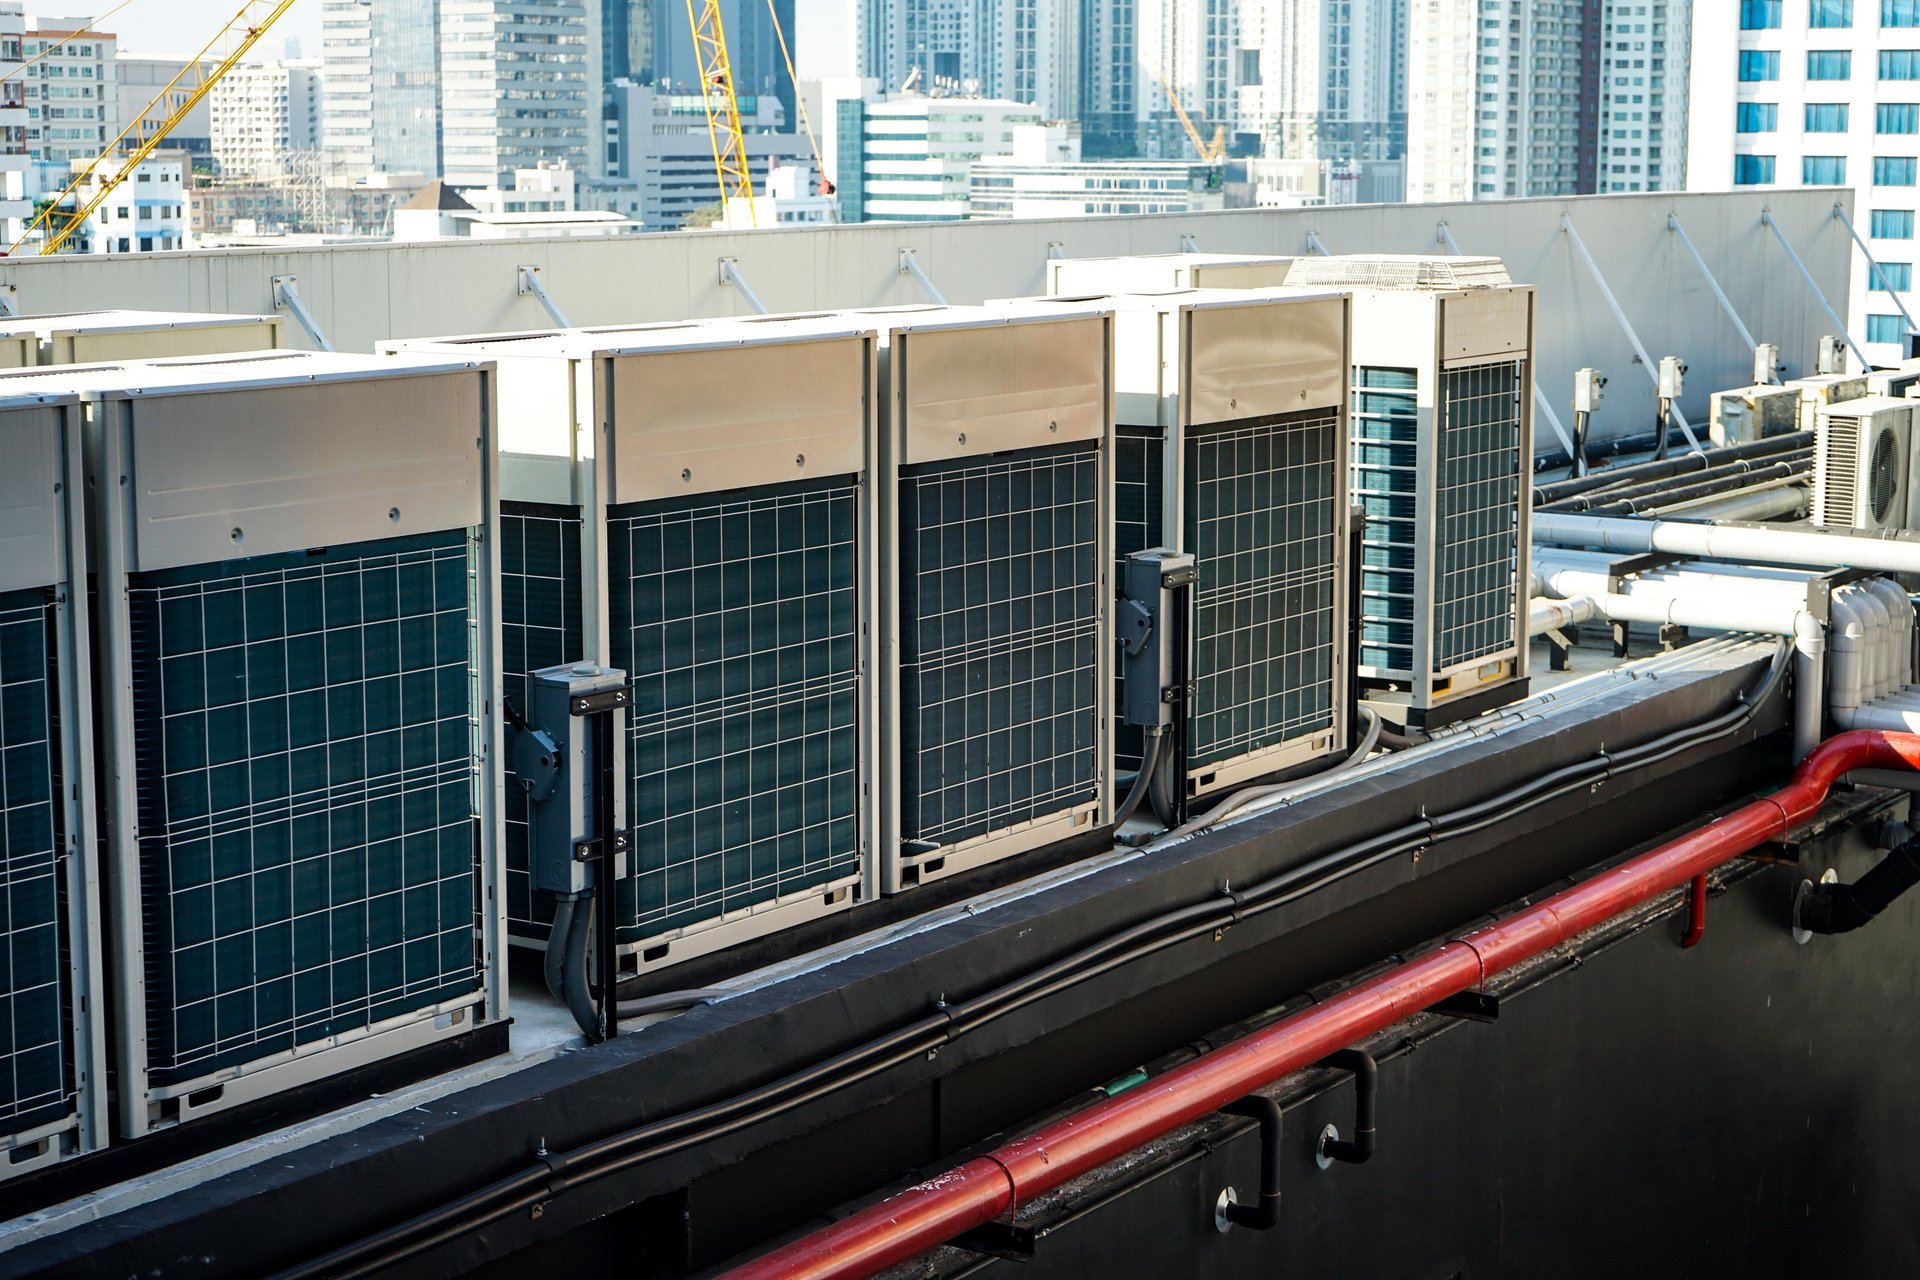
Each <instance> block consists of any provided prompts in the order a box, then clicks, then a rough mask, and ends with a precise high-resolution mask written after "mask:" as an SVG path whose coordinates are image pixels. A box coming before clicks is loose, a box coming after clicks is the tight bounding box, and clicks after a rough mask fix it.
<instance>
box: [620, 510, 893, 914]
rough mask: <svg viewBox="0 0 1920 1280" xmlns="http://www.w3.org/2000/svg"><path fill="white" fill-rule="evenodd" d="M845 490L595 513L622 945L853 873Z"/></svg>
mask: <svg viewBox="0 0 1920 1280" xmlns="http://www.w3.org/2000/svg"><path fill="white" fill-rule="evenodd" d="M860 495H861V490H860V486H859V484H858V483H856V482H855V481H854V480H853V479H851V478H846V477H841V478H830V479H826V480H818V481H811V482H806V483H801V484H787V485H772V486H766V487H762V488H754V489H743V490H736V491H734V492H731V493H719V494H709V495H704V496H700V497H688V498H675V499H670V500H666V501H659V502H647V503H635V504H631V505H628V506H623V507H618V508H615V509H614V510H613V511H612V512H610V513H609V522H608V535H607V543H608V559H609V570H610V577H611V587H610V592H609V607H610V610H611V619H612V648H613V653H612V661H613V665H614V666H617V667H621V668H624V669H625V670H627V671H628V672H629V673H630V674H631V676H632V679H633V710H632V713H631V715H630V717H629V720H628V727H629V738H628V745H627V751H628V769H629V772H630V791H629V793H628V801H629V806H630V807H629V810H628V812H629V814H630V819H629V821H630V824H631V826H632V845H631V849H632V851H631V854H630V857H631V859H632V869H633V874H632V876H631V877H630V878H629V879H628V880H625V881H623V882H622V884H621V898H620V925H621V940H622V941H623V942H632V941H637V940H641V939H644V938H646V937H649V936H652V935H657V934H658V933H660V932H661V931H662V930H665V929H672V928H679V927H683V926H685V925H689V924H693V923H697V922H699V921H702V920H709V919H712V918H714V917H717V916H720V915H722V914H724V913H727V912H731V911H737V910H740V909H742V908H745V907H750V906H753V905H756V904H758V903H763V902H769V901H772V900H774V899H776V898H781V897H785V896H787V895H790V894H793V893H796V892H798V891H801V890H804V889H808V888H813V887H817V886H820V885H824V884H827V883H830V882H833V881H839V880H844V879H848V878H851V877H853V876H856V875H858V874H859V870H860V858H861V853H862V848H861V836H860V820H859V814H860V802H861V787H860V759H859V725H860V684H861V670H860V657H859V634H860V590H859V580H860V571H861V564H860V555H859V545H858V536H859V504H860V500H861V496H860Z"/></svg>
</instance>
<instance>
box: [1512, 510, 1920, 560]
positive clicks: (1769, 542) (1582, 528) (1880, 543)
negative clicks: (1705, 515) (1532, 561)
mask: <svg viewBox="0 0 1920 1280" xmlns="http://www.w3.org/2000/svg"><path fill="white" fill-rule="evenodd" d="M1533 540H1534V542H1535V543H1536V544H1537V543H1546V544H1548V545H1550V546H1557V547H1599V548H1601V549H1603V550H1606V551H1615V552H1622V551H1624V552H1629V553H1631V554H1635V555H1638V554H1640V553H1642V552H1647V551H1662V552H1666V553H1668V554H1670V555H1681V556H1705V557H1707V558H1709V559H1716V560H1748V561H1757V562H1759V563H1762V564H1796V565H1807V566H1809V567H1811V568H1816V569H1832V568H1835V567H1836V566H1839V565H1848V566H1851V567H1853V568H1856V569H1873V570H1877V571H1879V572H1882V573H1920V542H1902V541H1896V540H1893V539H1890V538H1851V537H1848V536H1846V535H1845V534H1838V533H1810V532H1807V531H1806V530H1802V529H1749V528H1744V527H1734V526H1729V525H1714V524H1689V523H1686V522H1683V521H1678V520H1635V519H1622V518H1620V517H1616V516H1588V515H1569V514H1563V513H1561V512H1557V511H1536V512H1534V513H1533Z"/></svg>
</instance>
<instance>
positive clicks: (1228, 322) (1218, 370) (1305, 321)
mask: <svg viewBox="0 0 1920 1280" xmlns="http://www.w3.org/2000/svg"><path fill="white" fill-rule="evenodd" d="M1187 314H1188V316H1189V324H1190V325H1191V326H1192V353H1193V354H1192V361H1191V365H1190V373H1189V378H1188V386H1187V388H1186V395H1187V421H1189V422H1191V423H1197V424H1203V423H1208V422H1232V421H1236V420H1239V419H1245V418H1263V417H1269V416H1271V415H1275V414H1282V413H1297V412H1299V411H1301V410H1303V409H1319V408H1325V407H1328V406H1338V405H1341V404H1343V403H1344V402H1345V401H1346V396H1347V377H1348V375H1347V349H1346V319H1347V302H1346V299H1345V298H1314V299H1311V300H1302V301H1298V302H1267V303H1255V304H1252V305H1248V306H1244V307H1195V308H1194V309H1193V310H1191V311H1189V312H1188V313H1187Z"/></svg>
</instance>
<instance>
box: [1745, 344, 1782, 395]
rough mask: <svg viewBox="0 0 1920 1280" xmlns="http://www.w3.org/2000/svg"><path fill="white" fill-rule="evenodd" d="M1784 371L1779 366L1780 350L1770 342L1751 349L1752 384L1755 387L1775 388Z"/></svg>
mask: <svg viewBox="0 0 1920 1280" xmlns="http://www.w3.org/2000/svg"><path fill="white" fill-rule="evenodd" d="M1785 373H1786V370H1785V369H1783V368H1782V367H1781V365H1780V348H1779V347H1776V346H1775V345H1774V344H1773V343H1771V342H1763V343H1761V344H1760V345H1759V346H1757V347H1755V348H1754V349H1753V384H1754V385H1755V386H1757V387H1768V386H1777V385H1778V384H1779V382H1780V379H1781V377H1782V376H1784V374H1785Z"/></svg>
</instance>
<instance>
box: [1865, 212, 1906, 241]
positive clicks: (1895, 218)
mask: <svg viewBox="0 0 1920 1280" xmlns="http://www.w3.org/2000/svg"><path fill="white" fill-rule="evenodd" d="M1867 234H1869V235H1871V236H1872V237H1873V238H1874V239H1875V240H1911V239H1913V210H1911V209H1875V210H1874V211H1873V224H1872V226H1871V227H1870V228H1869V229H1868V232H1867Z"/></svg>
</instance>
